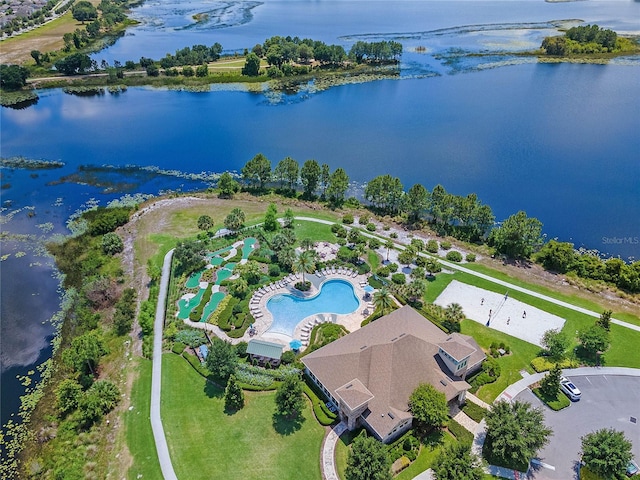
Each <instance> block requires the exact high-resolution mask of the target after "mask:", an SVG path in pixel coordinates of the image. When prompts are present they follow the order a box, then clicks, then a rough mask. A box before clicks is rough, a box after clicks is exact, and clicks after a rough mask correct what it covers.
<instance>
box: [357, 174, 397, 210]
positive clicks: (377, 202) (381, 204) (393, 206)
mask: <svg viewBox="0 0 640 480" xmlns="http://www.w3.org/2000/svg"><path fill="white" fill-rule="evenodd" d="M403 188H404V187H403V186H402V182H400V179H399V178H397V177H392V176H391V175H388V174H386V175H379V176H377V177H374V178H373V179H371V180H370V181H369V182H368V183H367V186H366V187H365V189H364V197H365V198H366V199H367V200H368V201H369V202H371V203H372V204H373V206H374V207H376V208H379V209H381V210H383V211H385V212H388V213H396V212H397V211H398V209H399V208H400V206H401V201H402V196H403V194H404V190H403Z"/></svg>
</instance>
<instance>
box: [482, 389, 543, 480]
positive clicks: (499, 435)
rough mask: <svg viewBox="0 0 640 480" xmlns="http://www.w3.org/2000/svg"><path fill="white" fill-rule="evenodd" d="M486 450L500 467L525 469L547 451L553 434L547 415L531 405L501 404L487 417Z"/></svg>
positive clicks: (490, 411) (517, 402)
mask: <svg viewBox="0 0 640 480" xmlns="http://www.w3.org/2000/svg"><path fill="white" fill-rule="evenodd" d="M485 421H486V423H487V437H486V442H485V445H486V447H485V448H488V449H489V451H490V452H491V454H492V456H493V458H495V459H496V460H498V461H499V462H500V464H501V465H503V466H507V467H517V466H518V465H526V464H528V463H529V460H531V459H532V458H533V457H535V456H536V454H537V453H538V451H539V450H540V449H541V448H542V447H544V446H545V445H546V444H547V443H548V441H549V436H550V435H551V434H552V431H551V429H549V428H547V427H546V425H545V424H544V415H543V414H542V411H541V410H539V409H535V408H533V407H532V406H531V404H530V403H527V402H520V401H517V400H516V401H515V402H513V403H508V402H505V401H499V402H496V403H494V404H493V408H492V409H491V410H489V412H488V413H487V415H486V417H485Z"/></svg>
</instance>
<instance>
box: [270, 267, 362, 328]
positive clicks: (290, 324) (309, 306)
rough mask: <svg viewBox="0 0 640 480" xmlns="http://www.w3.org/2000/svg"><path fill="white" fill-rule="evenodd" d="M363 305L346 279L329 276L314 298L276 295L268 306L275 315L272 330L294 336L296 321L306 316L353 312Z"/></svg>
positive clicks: (298, 321)
mask: <svg viewBox="0 0 640 480" xmlns="http://www.w3.org/2000/svg"><path fill="white" fill-rule="evenodd" d="M359 305H360V301H359V300H358V298H357V297H356V294H355V292H354V290H353V285H351V284H350V283H349V282H345V281H344V280H329V281H327V282H325V283H323V284H322V286H321V288H320V293H318V294H317V295H316V296H315V297H313V298H300V297H296V296H295V295H289V294H280V295H275V296H273V297H271V298H270V299H269V301H268V302H267V308H268V309H269V311H270V312H271V315H273V323H272V324H271V327H269V329H268V330H267V332H269V333H283V334H285V335H289V336H290V337H293V331H294V329H295V328H296V325H298V323H300V321H302V320H303V319H304V318H306V317H308V316H309V315H313V314H316V313H339V314H345V313H351V312H355V311H356V310H357V309H358V306H359Z"/></svg>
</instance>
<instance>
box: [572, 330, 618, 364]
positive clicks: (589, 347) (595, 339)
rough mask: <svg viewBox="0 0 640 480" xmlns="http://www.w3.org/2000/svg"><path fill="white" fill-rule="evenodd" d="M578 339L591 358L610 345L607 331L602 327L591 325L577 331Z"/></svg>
mask: <svg viewBox="0 0 640 480" xmlns="http://www.w3.org/2000/svg"><path fill="white" fill-rule="evenodd" d="M578 341H579V342H580V345H581V346H582V348H583V349H584V351H585V353H586V354H587V355H588V356H590V357H591V358H595V357H596V355H597V354H598V352H604V351H606V350H608V348H609V345H610V343H611V342H610V340H609V332H607V331H606V330H605V329H604V328H602V327H600V326H598V325H593V326H591V327H589V328H586V329H584V330H580V331H579V332H578Z"/></svg>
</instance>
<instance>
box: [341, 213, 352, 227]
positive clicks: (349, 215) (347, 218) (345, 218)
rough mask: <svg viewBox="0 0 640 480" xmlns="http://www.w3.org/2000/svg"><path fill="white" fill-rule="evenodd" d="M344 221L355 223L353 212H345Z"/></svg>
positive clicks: (345, 222)
mask: <svg viewBox="0 0 640 480" xmlns="http://www.w3.org/2000/svg"><path fill="white" fill-rule="evenodd" d="M342 223H344V224H346V225H351V224H352V223H353V214H352V213H345V214H344V216H343V217H342Z"/></svg>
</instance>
